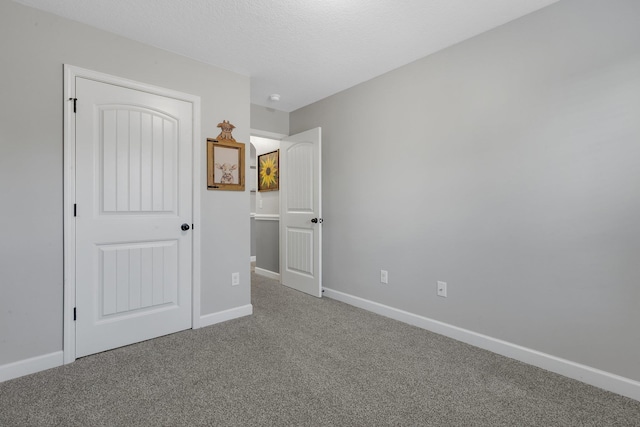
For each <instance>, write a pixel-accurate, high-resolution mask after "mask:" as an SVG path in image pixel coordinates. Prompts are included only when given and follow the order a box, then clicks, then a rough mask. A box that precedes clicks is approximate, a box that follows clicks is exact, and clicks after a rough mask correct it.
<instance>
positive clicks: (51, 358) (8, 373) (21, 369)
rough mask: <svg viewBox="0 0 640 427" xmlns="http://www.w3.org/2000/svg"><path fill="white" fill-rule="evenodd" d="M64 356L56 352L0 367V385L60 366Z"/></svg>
mask: <svg viewBox="0 0 640 427" xmlns="http://www.w3.org/2000/svg"><path fill="white" fill-rule="evenodd" d="M63 363H64V356H63V353H62V351H56V352H53V353H49V354H43V355H42V356H36V357H31V358H29V359H23V360H19V361H17V362H13V363H7V364H6V365H0V383H1V382H3V381H8V380H12V379H14V378H18V377H22V376H24V375H29V374H34V373H36V372H40V371H44V370H46V369H51V368H55V367H56V366H62V364H63Z"/></svg>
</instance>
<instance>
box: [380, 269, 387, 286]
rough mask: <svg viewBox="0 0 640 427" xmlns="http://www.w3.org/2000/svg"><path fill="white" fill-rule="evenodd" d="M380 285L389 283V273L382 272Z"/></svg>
mask: <svg viewBox="0 0 640 427" xmlns="http://www.w3.org/2000/svg"><path fill="white" fill-rule="evenodd" d="M380 283H389V272H388V271H387V270H380Z"/></svg>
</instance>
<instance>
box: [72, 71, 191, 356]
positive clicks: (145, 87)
mask: <svg viewBox="0 0 640 427" xmlns="http://www.w3.org/2000/svg"><path fill="white" fill-rule="evenodd" d="M76 77H83V78H86V79H90V80H95V81H98V82H102V83H107V84H112V85H116V86H122V87H125V88H129V89H133V90H139V91H143V92H148V93H153V94H156V95H161V96H165V97H170V98H175V99H179V100H182V101H186V102H189V103H191V104H192V105H193V141H192V144H193V158H192V180H193V190H192V191H193V194H192V200H193V202H192V203H193V224H194V229H193V247H192V253H193V257H192V265H191V268H192V300H191V304H192V307H191V313H192V322H191V327H192V328H193V329H197V328H198V327H199V326H200V262H201V256H200V242H201V236H200V228H201V227H200V190H201V185H200V179H199V176H200V156H201V153H200V151H201V147H200V144H198V141H199V140H200V97H199V96H195V95H190V94H186V93H183V92H177V91H174V90H170V89H165V88H161V87H157V86H152V85H149V84H146V83H140V82H136V81H133V80H128V79H123V78H120V77H116V76H112V75H109V74H104V73H100V72H96V71H92V70H87V69H83V68H79V67H75V66H72V65H67V64H65V66H64V95H65V96H64V102H65V107H64V178H63V179H64V201H63V203H64V302H63V354H64V363H65V364H67V363H71V362H73V361H74V360H75V359H76V334H75V321H74V308H75V307H76V298H75V295H76V281H75V270H76V258H75V251H76V247H75V241H76V229H75V219H74V204H75V203H76V200H75V194H76V178H75V158H76V153H75V144H76V134H75V122H76V116H75V113H74V108H75V102H74V100H75V98H76V93H75V92H76V87H75V80H76Z"/></svg>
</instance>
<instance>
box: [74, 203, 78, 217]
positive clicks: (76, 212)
mask: <svg viewBox="0 0 640 427" xmlns="http://www.w3.org/2000/svg"><path fill="white" fill-rule="evenodd" d="M73 216H78V205H76V204H75V203H74V204H73Z"/></svg>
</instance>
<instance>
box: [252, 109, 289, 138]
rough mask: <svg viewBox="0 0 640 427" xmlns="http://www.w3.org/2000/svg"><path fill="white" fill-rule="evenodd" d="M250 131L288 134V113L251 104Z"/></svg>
mask: <svg viewBox="0 0 640 427" xmlns="http://www.w3.org/2000/svg"><path fill="white" fill-rule="evenodd" d="M251 129H256V130H262V131H267V132H274V133H280V134H283V135H288V134H289V113H286V112H284V111H279V110H275V109H273V108H267V107H263V106H261V105H256V104H251Z"/></svg>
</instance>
